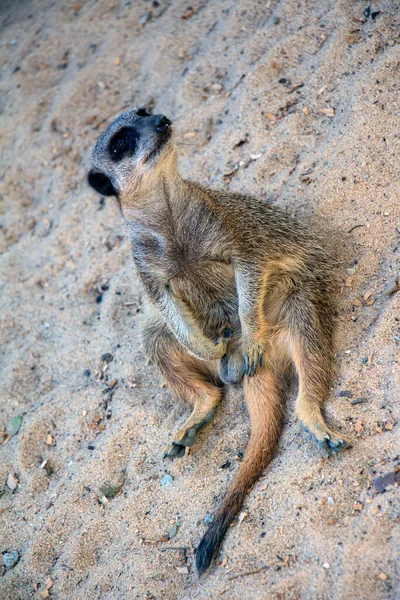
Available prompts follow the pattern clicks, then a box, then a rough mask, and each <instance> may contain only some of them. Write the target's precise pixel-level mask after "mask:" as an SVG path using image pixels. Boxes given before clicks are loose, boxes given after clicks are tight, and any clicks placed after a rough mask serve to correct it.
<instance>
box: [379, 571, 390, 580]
mask: <svg viewBox="0 0 400 600" xmlns="http://www.w3.org/2000/svg"><path fill="white" fill-rule="evenodd" d="M379 579H382V581H387V579H388V576H387V575H386V573H384V572H383V571H382V573H381V574H380V575H379Z"/></svg>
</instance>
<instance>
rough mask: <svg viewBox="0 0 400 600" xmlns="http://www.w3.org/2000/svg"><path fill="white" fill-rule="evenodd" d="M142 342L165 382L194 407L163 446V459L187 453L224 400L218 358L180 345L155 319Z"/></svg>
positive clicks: (163, 325)
mask: <svg viewBox="0 0 400 600" xmlns="http://www.w3.org/2000/svg"><path fill="white" fill-rule="evenodd" d="M143 342H144V347H145V352H146V354H147V356H148V357H149V358H150V359H151V360H152V361H153V363H154V364H155V366H156V368H157V369H158V371H159V372H160V373H161V375H162V377H163V379H164V381H165V383H166V384H167V386H168V388H169V389H170V390H171V392H172V394H173V395H174V396H175V397H177V398H182V399H183V400H185V401H186V402H188V403H189V404H190V405H192V406H193V411H192V413H191V414H190V416H189V418H188V419H187V420H186V422H185V423H184V425H183V426H182V427H181V428H180V429H179V431H177V433H176V434H175V435H174V436H173V437H172V439H171V441H170V443H169V444H168V445H167V446H166V447H165V448H164V452H163V458H166V457H169V458H175V457H179V456H183V455H184V454H185V450H186V447H188V446H193V444H194V443H195V441H196V439H197V434H198V433H199V431H200V430H201V429H202V428H203V427H204V426H205V425H206V424H207V423H209V422H210V421H211V419H212V416H213V414H214V412H215V409H216V407H217V405H218V404H219V402H220V400H221V395H222V389H221V387H222V381H221V380H220V378H219V376H218V362H217V361H203V360H199V359H197V358H195V357H193V356H191V355H189V354H188V352H187V351H186V350H185V349H184V348H182V346H180V344H179V343H178V341H177V340H176V339H175V337H174V336H173V335H172V333H171V332H170V331H169V330H168V328H167V327H166V326H165V324H164V323H160V322H156V321H155V319H154V317H153V319H152V320H151V321H150V320H149V322H148V323H147V324H146V325H145V328H144V331H143Z"/></svg>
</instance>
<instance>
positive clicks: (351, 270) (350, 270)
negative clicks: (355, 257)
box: [347, 267, 356, 275]
mask: <svg viewBox="0 0 400 600" xmlns="http://www.w3.org/2000/svg"><path fill="white" fill-rule="evenodd" d="M355 274H356V270H355V268H354V267H351V268H350V269H347V275H355Z"/></svg>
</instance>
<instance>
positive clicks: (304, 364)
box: [292, 341, 350, 452]
mask: <svg viewBox="0 0 400 600" xmlns="http://www.w3.org/2000/svg"><path fill="white" fill-rule="evenodd" d="M292 358H293V362H294V364H295V367H296V370H297V373H298V378H299V391H298V395H297V399H296V415H297V417H298V419H299V421H300V423H301V426H302V427H303V429H304V430H305V431H307V432H308V433H310V435H311V437H312V438H313V439H314V440H315V441H316V442H317V444H318V446H319V447H320V448H324V449H326V450H331V451H332V452H340V451H341V450H343V449H344V448H346V447H348V446H349V445H350V444H349V442H348V441H347V440H346V439H344V438H343V436H342V435H341V434H339V433H337V432H335V431H334V430H333V429H331V428H330V427H329V426H328V425H327V423H326V421H325V419H324V416H323V414H322V405H323V403H324V401H325V400H326V398H327V397H328V395H329V385H330V379H331V365H330V360H329V358H327V357H326V355H325V353H324V352H323V347H322V349H321V352H320V353H319V354H316V353H313V354H311V352H309V351H307V350H306V349H305V348H304V347H302V345H301V341H299V342H298V343H296V344H295V345H294V351H293V354H292Z"/></svg>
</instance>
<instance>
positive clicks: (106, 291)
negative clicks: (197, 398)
mask: <svg viewBox="0 0 400 600" xmlns="http://www.w3.org/2000/svg"><path fill="white" fill-rule="evenodd" d="M191 4H192V9H188V3H187V2H183V1H181V0H178V1H166V0H160V2H155V3H152V2H149V1H144V0H137V1H126V0H123V1H118V0H117V1H115V2H111V1H110V0H97V1H94V0H88V1H84V0H82V2H76V3H75V2H73V1H70V2H66V1H58V2H54V1H48V0H40V1H39V0H37V1H34V0H32V1H22V0H21V1H18V2H15V1H11V0H3V2H2V3H1V5H0V32H1V36H0V60H1V72H0V121H1V141H0V143H1V169H0V172H1V175H0V185H1V204H0V211H1V214H0V245H1V252H2V257H1V281H2V283H1V290H0V293H1V315H0V318H1V348H2V352H1V361H0V362H1V420H0V431H1V440H0V443H2V444H3V446H2V447H1V448H0V494H1V493H2V492H5V493H4V494H3V495H2V497H1V498H0V553H4V552H6V551H7V552H10V551H18V553H19V562H18V563H17V564H16V565H15V566H13V567H10V568H7V569H6V568H4V567H2V566H0V598H1V599H2V600H3V599H4V600H18V599H21V600H22V599H23V600H25V599H36V598H39V599H40V598H45V597H47V594H49V597H50V598H54V599H58V600H78V599H80V600H94V599H102V600H117V599H118V600H133V599H147V600H150V599H157V600H161V599H162V600H189V599H190V600H192V599H203V598H204V599H206V598H210V599H211V598H212V599H215V598H223V599H228V600H231V599H233V600H236V599H244V598H245V599H246V600H247V599H248V600H253V599H265V600H297V599H298V600H306V599H308V600H328V599H329V600H342V599H343V600H344V599H346V600H348V599H349V598H351V599H352V600H361V599H362V600H389V599H394V598H399V595H400V587H399V579H398V578H399V572H398V570H396V559H397V561H398V559H399V556H398V552H399V547H400V541H399V540H400V532H399V529H400V527H399V514H400V513H399V488H398V485H397V486H394V485H391V486H389V487H388V488H387V490H386V491H385V492H384V493H378V492H377V490H376V488H375V485H374V480H375V479H376V478H377V477H379V476H381V475H384V474H386V473H390V472H393V471H394V470H395V469H396V468H398V467H399V464H400V462H399V453H400V440H399V424H398V421H399V400H400V370H399V344H400V341H399V340H400V321H399V318H400V311H399V300H400V293H398V292H397V293H396V292H395V291H394V290H395V289H396V288H395V287H394V289H392V290H391V291H392V292H394V293H390V291H389V288H390V287H392V288H393V281H394V280H395V278H396V275H397V274H398V273H399V272H400V264H399V255H400V203H399V196H400V193H399V192H400V189H399V187H400V186H399V150H400V148H399V146H400V129H399V124H400V111H399V106H400V103H399V87H400V85H399V84H400V76H399V65H400V38H399V31H400V19H399V12H398V9H396V5H397V4H398V3H397V2H396V1H395V0H391V1H390V0H386V1H385V0H382V1H381V2H379V1H378V0H377V1H376V2H375V3H373V4H370V3H369V2H366V1H364V0H358V1H352V0H342V1H335V0H318V2H312V1H311V0H298V1H296V0H287V1H281V2H279V1H276V0H268V1H263V2H256V1H250V0H247V1H245V0H242V1H238V2H234V1H233V0H229V1H220V2H217V1H211V0H209V1H207V0H193V3H191ZM368 7H370V9H369V10H368ZM378 11H380V12H379V14H377V13H378ZM143 102H147V103H150V105H152V106H153V107H154V109H155V110H156V111H157V112H163V113H165V114H167V115H168V116H170V117H172V118H173V119H174V120H175V123H176V128H177V130H178V137H179V140H180V143H181V146H180V165H181V171H182V173H183V175H184V176H186V177H191V178H193V179H196V180H198V181H199V182H203V183H207V184H208V185H211V186H214V187H218V188H227V189H231V190H241V191H245V192H249V193H250V192H251V193H253V194H257V195H259V196H260V197H261V198H263V199H264V200H265V202H268V201H269V202H273V203H276V204H278V205H280V206H282V207H285V208H286V209H287V210H288V211H289V212H290V213H292V214H294V215H296V216H297V217H298V218H299V219H302V220H304V221H305V222H309V223H310V226H312V227H315V229H316V230H318V231H320V232H322V234H323V236H324V238H325V239H326V241H327V243H329V244H331V245H333V246H335V247H336V249H337V250H338V256H339V267H338V272H339V278H340V283H341V286H340V290H339V293H338V298H337V307H338V313H339V327H338V335H337V366H338V375H337V379H336V381H335V385H334V387H333V389H332V394H331V398H330V400H329V402H328V403H327V406H326V412H327V416H328V419H329V422H330V423H332V425H334V426H336V427H337V428H339V429H340V430H341V431H342V432H343V434H344V435H347V436H348V437H349V438H350V439H351V440H352V442H353V447H352V448H351V449H350V450H347V451H345V452H343V453H341V454H339V455H337V456H328V455H327V454H325V453H324V452H323V451H321V450H319V449H318V447H317V446H316V445H315V444H314V443H313V442H312V440H311V439H309V437H307V434H306V433H304V432H303V431H302V430H301V428H300V426H299V424H298V423H297V421H296V419H295V417H294V409H293V399H294V396H293V393H292V394H291V396H290V397H289V398H288V402H287V418H286V421H285V427H284V431H283V435H282V439H281V442H280V445H279V448H278V450H277V454H276V458H275V460H274V461H273V463H272V464H271V466H270V468H269V469H268V470H267V472H266V473H265V475H264V476H263V477H262V479H261V480H260V481H259V482H258V483H257V484H256V485H255V486H254V488H253V489H252V490H251V492H250V493H249V495H248V498H247V500H246V502H245V505H244V507H243V512H244V513H246V516H245V517H244V518H243V520H242V522H241V523H240V524H239V523H238V521H237V520H236V521H235V523H234V525H233V526H232V528H231V529H230V530H229V533H228V535H227V537H226V539H225V542H224V544H223V546H222V548H221V551H220V553H219V555H218V557H217V560H216V562H215V564H214V566H213V568H212V570H211V571H210V572H209V574H207V575H206V576H204V578H203V579H202V580H201V582H200V583H199V581H198V579H197V576H196V573H195V570H194V567H193V556H194V554H193V548H194V547H196V545H197V544H198V542H199V540H200V538H201V535H202V534H203V533H204V531H205V529H206V524H205V523H204V519H205V518H207V516H208V518H210V514H212V513H214V512H215V510H216V507H217V506H218V504H219V502H220V500H221V498H222V496H223V494H224V492H225V490H226V488H227V485H228V483H229V481H231V479H232V477H233V475H234V472H235V471H236V469H237V467H238V459H239V456H240V454H239V453H240V452H243V451H244V449H245V447H246V443H247V440H248V436H249V420H248V416H247V412H246V408H245V405H244V400H243V398H242V395H241V393H240V391H235V390H230V391H229V392H228V393H227V395H226V399H225V401H224V403H223V404H222V406H221V407H220V409H219V410H218V411H217V414H216V416H215V419H214V421H213V422H212V423H211V424H210V425H209V426H208V427H207V428H206V429H205V430H204V431H203V433H202V434H201V436H200V439H199V441H198V443H197V444H196V445H195V446H194V447H193V449H192V450H191V452H190V454H189V455H188V456H186V457H184V458H183V459H181V460H177V461H176V462H165V463H163V462H162V460H161V453H162V449H163V446H164V445H165V443H166V442H167V441H168V439H169V437H170V435H171V434H172V433H173V432H174V431H175V430H176V429H178V428H179V426H180V424H181V423H182V422H183V420H184V419H185V418H186V416H187V414H188V408H187V406H185V405H184V404H183V403H181V404H179V403H178V404H176V403H173V402H172V400H171V398H170V395H169V393H168V390H167V389H165V388H164V387H162V385H161V383H160V380H159V378H158V376H157V374H156V373H155V371H154V368H153V367H152V366H151V365H146V362H145V359H144V356H143V353H142V350H141V348H140V345H139V342H138V330H139V319H140V313H141V298H140V286H139V283H138V280H137V278H136V276H135V273H134V270H133V264H132V260H131V258H130V251H129V244H128V242H127V240H126V239H125V237H124V228H123V223H122V221H121V218H120V216H119V214H118V211H117V208H116V206H115V205H114V202H113V201H112V200H109V199H105V200H104V199H103V200H100V199H99V197H97V196H96V195H95V194H94V193H93V192H92V191H91V190H90V189H89V188H88V186H87V184H86V181H85V178H86V173H87V170H88V167H89V155H90V150H91V148H92V146H93V144H94V142H95V139H96V137H97V136H98V134H99V133H100V132H101V131H102V129H103V128H104V127H105V126H106V125H107V123H108V122H109V120H110V119H112V118H113V116H114V115H116V114H117V113H119V112H120V111H121V110H123V109H125V108H128V107H131V106H132V105H138V104H141V103H143ZM243 218H245V215H244V216H243ZM355 226H357V228H355V229H352V228H354V227H355ZM107 354H108V355H109V356H105V358H104V355H107ZM110 355H111V356H110ZM111 357H112V360H110V359H111ZM18 416H22V417H23V421H22V425H21V427H20V429H19V431H18V432H17V433H15V435H13V436H12V437H11V438H10V437H9V436H10V434H11V423H12V418H13V417H18ZM16 426H17V424H16V421H14V427H15V429H16ZM238 455H239V456H238ZM222 465H225V466H226V468H222ZM10 473H11V474H12V477H11V478H10V477H9V474H10ZM165 476H170V477H167V478H166V479H165ZM7 479H8V483H9V484H10V485H11V487H14V486H15V485H16V481H18V484H17V485H16V489H15V490H14V491H12V490H11V489H10V487H9V485H7ZM121 484H122V487H121V490H120V492H119V493H118V494H117V495H116V497H115V498H114V499H110V500H109V501H108V502H106V501H105V500H104V498H103V493H102V492H101V491H100V488H101V487H102V486H104V485H107V486H111V487H115V486H120V485H121ZM168 484H170V485H168ZM242 516H243V515H242ZM177 523H178V524H179V526H178V527H175V525H176V524H177ZM174 533H175V534H176V535H175V536H174V535H173V534H174ZM168 534H170V535H171V539H170V540H169V539H168ZM0 557H2V559H4V556H3V555H2V554H0ZM0 562H1V561H0ZM397 569H398V562H397ZM46 581H47V583H46ZM47 588H48V589H47Z"/></svg>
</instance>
